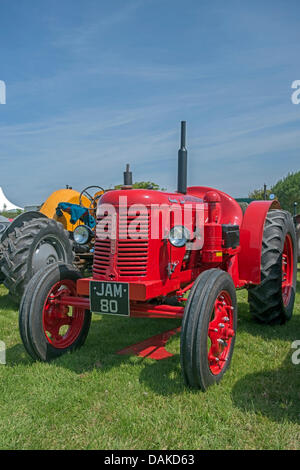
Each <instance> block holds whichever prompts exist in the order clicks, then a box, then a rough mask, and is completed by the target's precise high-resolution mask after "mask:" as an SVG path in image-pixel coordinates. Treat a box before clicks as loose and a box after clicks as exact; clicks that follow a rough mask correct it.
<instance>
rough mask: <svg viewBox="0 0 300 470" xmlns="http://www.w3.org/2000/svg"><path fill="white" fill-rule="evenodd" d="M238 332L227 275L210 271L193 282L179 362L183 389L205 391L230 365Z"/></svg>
mask: <svg viewBox="0 0 300 470" xmlns="http://www.w3.org/2000/svg"><path fill="white" fill-rule="evenodd" d="M236 328H237V302H236V292H235V287H234V284H233V281H232V278H231V277H230V275H229V274H228V273H226V272H224V271H222V270H220V269H209V270H207V271H204V272H203V273H201V274H200V275H199V276H198V278H197V279H196V281H195V283H194V285H193V287H192V289H191V292H190V295H189V297H188V301H187V304H186V307H185V310H184V316H183V321H182V327H181V342H180V360H181V369H182V373H183V377H184V380H185V383H186V385H188V386H189V387H192V388H200V389H202V390H203V391H205V390H206V389H207V388H208V387H209V386H210V385H213V384H215V383H218V382H220V380H221V379H222V377H223V375H224V374H225V372H226V370H227V369H228V367H229V365H230V361H231V358H232V354H233V348H234V342H235V334H236Z"/></svg>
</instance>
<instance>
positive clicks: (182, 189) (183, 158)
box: [177, 121, 187, 194]
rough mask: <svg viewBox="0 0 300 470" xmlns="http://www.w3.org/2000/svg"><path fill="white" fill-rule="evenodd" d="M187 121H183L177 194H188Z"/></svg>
mask: <svg viewBox="0 0 300 470" xmlns="http://www.w3.org/2000/svg"><path fill="white" fill-rule="evenodd" d="M185 138H186V121H181V142H180V149H179V150H178V179H177V192H178V193H182V194H186V190H187V149H186V148H185Z"/></svg>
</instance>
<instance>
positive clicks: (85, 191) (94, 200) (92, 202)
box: [79, 186, 105, 212]
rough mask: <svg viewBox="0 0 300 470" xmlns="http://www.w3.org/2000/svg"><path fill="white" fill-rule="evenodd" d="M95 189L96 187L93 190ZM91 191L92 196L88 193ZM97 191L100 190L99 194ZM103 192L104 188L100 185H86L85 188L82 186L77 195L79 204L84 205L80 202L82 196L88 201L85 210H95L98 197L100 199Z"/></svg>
mask: <svg viewBox="0 0 300 470" xmlns="http://www.w3.org/2000/svg"><path fill="white" fill-rule="evenodd" d="M91 189H93V191H90V190H91ZM95 189H97V191H95ZM91 192H92V193H93V194H94V195H93V196H92V195H91V194H90V193H91ZM99 192H101V194H98V193H99ZM104 192H105V190H104V189H103V188H102V187H101V186H87V187H86V188H84V189H83V190H82V191H81V193H80V195H79V205H80V206H81V207H85V205H84V204H83V202H82V199H83V196H84V197H86V198H87V199H88V200H89V201H90V205H89V207H88V208H87V210H88V211H89V212H90V211H91V212H95V210H96V208H97V202H98V199H100V197H101V196H102V194H103V193H104Z"/></svg>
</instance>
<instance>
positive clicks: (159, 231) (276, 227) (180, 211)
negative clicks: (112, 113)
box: [20, 121, 297, 390]
mask: <svg viewBox="0 0 300 470" xmlns="http://www.w3.org/2000/svg"><path fill="white" fill-rule="evenodd" d="M131 179H132V178H131V173H129V172H128V171H127V172H125V181H124V186H123V189H121V190H116V191H109V192H107V193H105V194H104V195H103V196H102V197H101V199H100V201H99V203H98V208H97V229H96V238H95V251H94V259H93V276H92V277H91V278H82V277H81V275H80V273H79V272H78V271H77V270H76V269H74V267H73V266H69V265H65V264H63V263H58V264H56V265H52V266H50V267H48V268H46V269H43V270H41V271H39V272H38V273H37V274H36V275H35V276H34V277H33V278H32V279H31V281H30V282H29V284H28V286H27V288H26V290H25V292H24V295H23V298H22V302H21V305H20V333H21V338H22V340H23V343H24V346H25V348H26V350H27V352H28V353H29V354H30V355H31V356H32V357H33V358H34V359H37V360H42V361H48V360H51V359H53V358H56V357H58V356H60V355H62V354H64V353H66V352H68V351H72V350H74V349H76V348H78V347H80V346H82V345H83V343H84V341H85V339H86V336H87V334H88V330H89V327H90V322H91V312H94V313H100V314H111V315H124V316H130V317H138V318H140V317H144V318H174V319H175V318H176V319H178V318H182V325H181V343H180V357H181V367H182V372H183V378H184V380H185V383H186V384H187V385H188V386H190V387H193V388H201V389H202V390H206V388H207V387H208V386H210V385H212V384H214V383H218V382H219V381H220V380H221V378H222V376H223V375H224V373H225V372H226V370H227V369H228V367H229V364H230V361H231V358H232V354H233V348H234V342H235V336H236V330H237V301H236V289H237V288H239V289H240V288H246V289H247V290H248V299H249V305H250V312H251V314H252V315H253V316H254V317H255V318H256V319H257V320H258V321H259V322H261V323H265V324H274V323H284V322H286V321H287V320H289V319H290V318H291V316H292V312H293V306H294V300H295V286H296V270H297V259H296V234H295V228H294V224H293V219H292V217H291V215H290V214H289V213H288V212H285V211H283V210H281V209H280V206H279V203H278V202H277V201H255V202H251V203H250V204H249V206H248V207H247V209H246V211H245V213H244V214H243V212H242V209H241V207H240V205H239V204H238V203H237V202H236V201H235V200H234V199H233V198H232V197H230V196H229V195H227V194H225V193H224V192H222V191H218V190H216V189H213V188H209V187H203V186H195V187H187V184H186V181H187V151H186V148H185V122H184V121H183V122H182V123H181V148H180V150H179V152H178V189H177V191H176V192H174V193H167V192H160V191H154V190H151V189H149V190H148V189H147V190H142V189H132V188H131V183H132V181H131Z"/></svg>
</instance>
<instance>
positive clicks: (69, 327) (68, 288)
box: [19, 263, 91, 361]
mask: <svg viewBox="0 0 300 470" xmlns="http://www.w3.org/2000/svg"><path fill="white" fill-rule="evenodd" d="M80 277H81V276H80V273H79V272H78V271H77V270H76V269H74V267H73V266H68V265H65V264H62V263H57V264H55V265H52V266H48V267H46V268H45V269H43V270H41V271H39V272H38V273H36V274H35V275H34V276H33V278H32V279H31V280H30V282H29V283H28V285H27V286H26V289H25V292H24V295H23V297H22V300H21V304H20V313H19V329H20V336H21V339H22V341H23V344H24V347H25V349H26V351H27V352H28V354H29V355H30V356H31V357H32V358H33V359H35V360H40V361H50V360H52V359H55V358H57V357H59V356H61V355H62V354H65V353H67V352H71V351H74V350H75V349H78V348H80V347H81V346H82V345H83V344H84V342H85V340H86V337H87V334H88V331H89V328H90V323H91V312H90V311H89V310H85V309H84V308H82V307H68V306H65V305H62V304H60V303H59V300H60V299H62V298H63V297H64V296H75V295H76V281H77V280H78V279H79V278H80Z"/></svg>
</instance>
